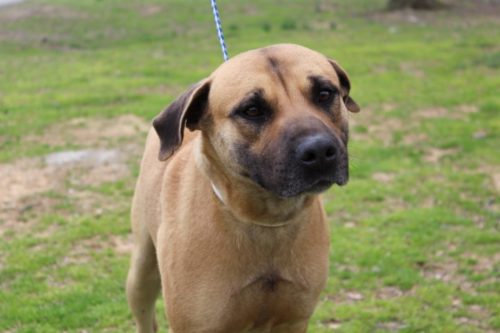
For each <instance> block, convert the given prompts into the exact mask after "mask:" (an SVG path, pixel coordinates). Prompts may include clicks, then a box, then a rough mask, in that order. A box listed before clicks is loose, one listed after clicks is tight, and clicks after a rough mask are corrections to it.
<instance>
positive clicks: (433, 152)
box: [423, 148, 459, 164]
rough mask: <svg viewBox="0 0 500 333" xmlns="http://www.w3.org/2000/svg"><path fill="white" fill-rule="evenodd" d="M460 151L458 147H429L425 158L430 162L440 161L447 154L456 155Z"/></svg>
mask: <svg viewBox="0 0 500 333" xmlns="http://www.w3.org/2000/svg"><path fill="white" fill-rule="evenodd" d="M458 152H459V149H458V148H448V149H440V148H429V149H427V151H426V153H425V155H424V157H423V159H424V161H426V162H429V163H434V164H436V163H439V161H440V160H441V159H442V158H443V157H445V156H451V155H455V154H456V153H458Z"/></svg>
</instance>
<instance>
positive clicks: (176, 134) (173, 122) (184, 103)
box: [153, 79, 210, 161]
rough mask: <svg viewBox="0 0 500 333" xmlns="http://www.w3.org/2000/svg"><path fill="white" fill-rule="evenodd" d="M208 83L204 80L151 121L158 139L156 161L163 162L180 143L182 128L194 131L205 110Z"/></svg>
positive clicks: (208, 89)
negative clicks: (158, 147)
mask: <svg viewBox="0 0 500 333" xmlns="http://www.w3.org/2000/svg"><path fill="white" fill-rule="evenodd" d="M209 91H210V82H209V80H207V79H205V80H202V81H200V82H198V83H196V84H195V85H193V86H192V87H191V88H189V89H188V90H187V91H186V92H184V93H183V94H182V95H180V96H179V97H177V99H176V100H175V101H173V102H172V103H171V104H170V105H169V106H168V107H167V108H166V109H165V110H163V112H161V113H160V114H159V115H158V116H156V118H155V119H154V120H153V127H154V129H155V130H156V133H157V134H158V136H159V137H160V154H159V155H158V159H159V160H160V161H165V160H166V159H168V158H169V157H170V156H172V154H173V153H174V152H175V150H176V149H177V148H179V146H180V145H181V143H182V139H183V137H184V127H186V126H187V127H188V128H189V129H190V130H194V129H196V128H197V127H196V125H197V124H198V122H199V121H200V119H201V118H202V116H203V114H204V113H205V109H206V108H207V102H208V92H209Z"/></svg>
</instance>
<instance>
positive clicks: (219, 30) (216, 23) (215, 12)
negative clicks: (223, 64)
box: [210, 0, 229, 61]
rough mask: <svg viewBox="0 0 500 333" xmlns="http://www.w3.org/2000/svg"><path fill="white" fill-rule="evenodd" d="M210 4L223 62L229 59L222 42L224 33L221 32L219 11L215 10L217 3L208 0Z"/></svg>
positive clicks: (224, 43) (224, 44)
mask: <svg viewBox="0 0 500 333" xmlns="http://www.w3.org/2000/svg"><path fill="white" fill-rule="evenodd" d="M210 3H211V4H212V11H213V13H214V20H215V27H216V28H217V36H218V37H219V43H220V47H221V49H222V56H223V57H224V61H227V59H229V55H228V54H227V47H226V42H225V41H224V33H223V32H222V23H221V21H220V16H219V9H218V8H217V1H216V0H210Z"/></svg>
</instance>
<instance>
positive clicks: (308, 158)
mask: <svg viewBox="0 0 500 333" xmlns="http://www.w3.org/2000/svg"><path fill="white" fill-rule="evenodd" d="M296 152H297V155H296V156H297V159H298V161H299V163H301V164H302V165H303V166H305V167H307V168H310V169H325V168H330V167H332V166H333V165H334V163H335V158H336V154H337V149H336V147H335V141H334V139H333V138H332V137H331V136H329V135H324V134H315V135H311V136H308V137H306V138H304V139H303V140H302V141H301V142H300V144H299V145H298V146H297V150H296Z"/></svg>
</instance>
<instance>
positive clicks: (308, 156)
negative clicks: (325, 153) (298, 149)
mask: <svg viewBox="0 0 500 333" xmlns="http://www.w3.org/2000/svg"><path fill="white" fill-rule="evenodd" d="M314 161H316V154H315V153H314V152H313V151H306V152H305V153H304V155H302V162H306V163H312V162H314Z"/></svg>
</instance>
